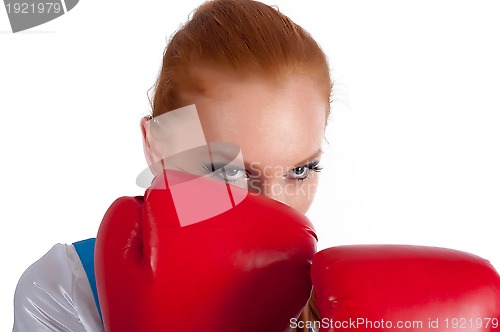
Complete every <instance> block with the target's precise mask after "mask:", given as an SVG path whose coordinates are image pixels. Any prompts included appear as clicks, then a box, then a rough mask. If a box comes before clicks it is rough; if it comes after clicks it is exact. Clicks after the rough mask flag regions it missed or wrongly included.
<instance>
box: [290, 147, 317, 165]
mask: <svg viewBox="0 0 500 332" xmlns="http://www.w3.org/2000/svg"><path fill="white" fill-rule="evenodd" d="M323 152H324V151H323V150H322V149H319V150H318V151H316V152H314V153H313V154H311V155H310V156H309V157H308V158H306V159H303V160H302V161H300V162H298V163H296V164H295V166H292V167H299V166H303V165H306V164H308V163H311V162H312V161H315V160H318V159H319V157H320V156H321V155H322V154H323Z"/></svg>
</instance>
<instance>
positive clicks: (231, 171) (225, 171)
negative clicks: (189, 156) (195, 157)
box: [203, 164, 249, 183]
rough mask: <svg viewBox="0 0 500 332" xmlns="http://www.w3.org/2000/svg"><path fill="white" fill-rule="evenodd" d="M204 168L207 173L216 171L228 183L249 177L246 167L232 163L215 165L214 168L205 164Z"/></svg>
mask: <svg viewBox="0 0 500 332" xmlns="http://www.w3.org/2000/svg"><path fill="white" fill-rule="evenodd" d="M203 169H204V170H205V172H207V173H214V175H216V176H217V177H218V178H219V179H221V180H224V181H226V182H228V183H234V182H238V181H241V180H247V179H248V178H249V176H248V172H247V170H246V169H243V168H240V167H236V166H231V165H213V168H211V167H209V166H207V164H203Z"/></svg>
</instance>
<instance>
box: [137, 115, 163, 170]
mask: <svg viewBox="0 0 500 332" xmlns="http://www.w3.org/2000/svg"><path fill="white" fill-rule="evenodd" d="M151 119H152V118H151V116H145V117H143V118H141V124H140V125H141V133H142V145H143V149H144V156H145V157H146V161H147V163H148V165H149V168H150V169H151V172H152V173H153V175H156V174H158V172H159V171H160V170H158V169H156V168H158V165H153V164H154V162H155V161H156V159H157V158H155V156H154V150H153V148H152V146H154V142H153V141H154V137H153V136H152V134H151V126H150V122H149V121H150V120H151Z"/></svg>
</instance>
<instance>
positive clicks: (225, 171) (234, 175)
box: [219, 167, 247, 182]
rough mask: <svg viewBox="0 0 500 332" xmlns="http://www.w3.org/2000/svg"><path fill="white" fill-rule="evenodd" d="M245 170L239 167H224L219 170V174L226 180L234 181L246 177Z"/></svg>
mask: <svg viewBox="0 0 500 332" xmlns="http://www.w3.org/2000/svg"><path fill="white" fill-rule="evenodd" d="M246 175H247V174H246V171H245V170H244V169H240V168H228V167H224V168H221V169H220V170H219V176H220V177H221V178H222V179H223V180H226V181H228V182H236V181H239V180H241V179H243V178H246V177H247V176H246Z"/></svg>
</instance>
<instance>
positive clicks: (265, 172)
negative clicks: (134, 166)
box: [141, 67, 329, 213]
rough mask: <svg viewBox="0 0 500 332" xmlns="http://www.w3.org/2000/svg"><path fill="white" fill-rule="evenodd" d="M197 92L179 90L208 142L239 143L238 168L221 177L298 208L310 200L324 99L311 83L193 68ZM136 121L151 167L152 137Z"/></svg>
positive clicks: (320, 141) (302, 79)
mask: <svg viewBox="0 0 500 332" xmlns="http://www.w3.org/2000/svg"><path fill="white" fill-rule="evenodd" d="M196 76H197V77H198V78H199V81H200V82H201V84H202V87H203V88H202V91H203V92H202V93H197V94H193V93H185V94H183V95H181V98H182V100H183V101H185V105H190V104H195V105H196V108H197V111H198V115H199V118H200V121H201V125H202V127H203V132H204V134H205V138H206V140H207V141H208V142H232V143H235V144H237V145H239V147H240V148H241V153H242V156H243V159H244V165H242V166H243V167H235V168H233V169H231V170H230V171H227V174H226V175H225V176H226V179H230V180H231V181H234V182H241V181H245V182H246V183H247V186H248V189H249V190H250V191H253V192H258V193H262V194H264V195H266V196H268V197H270V198H272V199H275V200H278V201H281V202H282V203H285V204H287V205H289V206H291V207H293V208H295V209H297V210H298V211H300V212H302V213H306V212H307V210H308V209H309V207H310V206H311V204H312V201H313V199H314V196H315V193H316V187H317V184H318V179H319V177H318V175H319V174H318V173H317V171H319V169H320V168H319V167H320V166H319V165H318V163H319V159H320V157H321V153H322V151H321V147H322V144H323V140H324V132H325V125H326V115H327V114H328V110H329V104H328V103H326V102H325V98H324V96H323V95H322V94H321V93H320V91H321V90H319V89H318V88H317V84H316V83H315V82H314V81H313V80H311V79H309V78H307V77H303V76H299V75H289V77H288V78H286V79H284V80H282V81H280V82H279V83H274V82H272V81H270V80H265V79H263V78H259V77H246V78H243V79H242V77H240V76H237V75H234V74H231V73H229V72H225V71H220V70H215V69H211V68H208V67H199V68H197V69H196ZM147 120H148V118H143V119H142V121H141V127H142V133H143V141H144V148H145V151H144V152H145V155H146V159H147V161H148V164H149V165H150V166H151V161H152V160H153V156H152V151H151V148H150V142H151V140H152V139H153V138H152V135H151V133H150V132H149V130H148V126H145V125H144V123H145V122H146V121H147Z"/></svg>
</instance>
